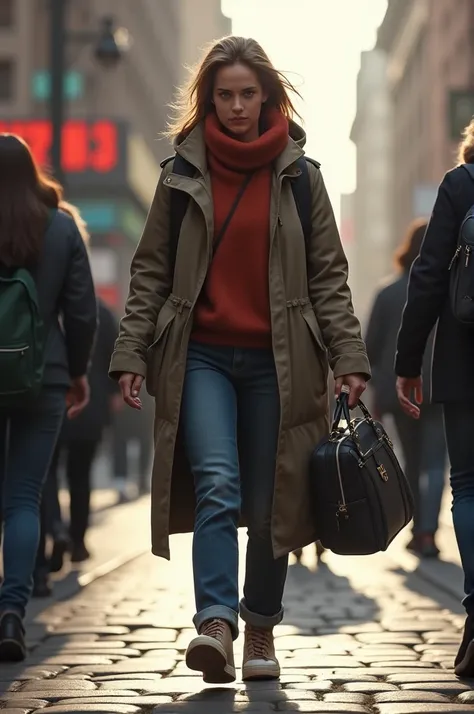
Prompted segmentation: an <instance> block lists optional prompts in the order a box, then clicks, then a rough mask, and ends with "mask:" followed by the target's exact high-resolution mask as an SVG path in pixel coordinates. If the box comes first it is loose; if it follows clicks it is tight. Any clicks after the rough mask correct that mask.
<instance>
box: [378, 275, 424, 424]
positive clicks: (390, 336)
mask: <svg viewBox="0 0 474 714" xmlns="http://www.w3.org/2000/svg"><path fill="white" fill-rule="evenodd" d="M408 277H409V275H408V272H405V273H403V274H402V275H400V276H399V277H398V278H396V279H395V280H393V281H392V282H391V283H389V284H388V285H386V286H385V287H383V288H382V289H381V290H380V291H379V292H378V293H377V295H376V297H375V300H374V305H373V307H372V312H371V314H370V318H369V325H368V327H367V334H366V336H365V344H366V346H367V354H368V355H369V360H370V366H371V367H372V380H371V382H370V385H371V387H372V389H373V391H374V393H375V404H376V407H377V410H378V411H379V413H380V414H393V413H396V412H397V411H398V410H399V409H400V406H399V402H398V399H397V392H396V389H395V382H396V375H395V372H394V370H393V365H394V360H395V352H396V349H397V335H398V331H399V329H400V322H401V319H402V313H403V307H404V305H405V302H406V297H407V289H408ZM433 338H434V333H431V335H430V337H429V340H428V344H427V347H426V350H425V354H424V359H423V375H424V376H425V379H424V399H423V401H424V402H425V403H429V401H430V398H431V395H430V391H431V390H430V382H431V374H430V372H431V362H432V359H433V341H434V340H433Z"/></svg>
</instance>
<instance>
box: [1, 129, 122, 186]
mask: <svg viewBox="0 0 474 714" xmlns="http://www.w3.org/2000/svg"><path fill="white" fill-rule="evenodd" d="M2 132H8V133H11V134H18V136H21V137H22V139H24V140H25V141H26V142H27V143H28V145H29V146H30V147H31V150H32V152H33V155H34V156H35V158H36V160H37V161H38V163H39V164H40V165H41V166H48V165H49V164H50V156H49V152H50V150H51V138H52V131H51V123H50V122H49V121H48V120H44V119H31V120H30V119H28V120H23V121H0V133H2ZM119 153H120V152H119V137H118V129H117V126H116V124H114V122H112V121H109V120H100V121H94V122H88V121H84V120H81V119H71V120H69V121H67V122H65V124H64V127H63V134H62V166H63V171H65V172H66V173H75V174H77V173H84V172H86V171H93V172H94V173H99V174H107V173H109V172H110V171H113V170H114V169H115V168H116V167H117V165H118V162H119Z"/></svg>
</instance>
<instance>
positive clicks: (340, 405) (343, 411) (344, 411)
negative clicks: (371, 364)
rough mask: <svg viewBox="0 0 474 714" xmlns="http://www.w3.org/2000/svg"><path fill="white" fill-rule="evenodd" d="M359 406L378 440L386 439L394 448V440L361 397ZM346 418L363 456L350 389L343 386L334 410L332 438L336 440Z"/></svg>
mask: <svg viewBox="0 0 474 714" xmlns="http://www.w3.org/2000/svg"><path fill="white" fill-rule="evenodd" d="M357 406H358V407H359V409H360V410H361V412H362V414H363V415H364V419H365V420H366V421H367V423H368V424H369V426H370V427H371V428H372V430H373V432H374V434H375V436H376V437H377V440H378V441H386V442H387V443H388V444H389V445H390V447H392V448H393V445H392V442H391V441H390V439H389V438H388V436H387V435H386V434H385V433H384V432H383V431H382V430H381V429H380V428H379V427H378V426H377V424H376V422H375V420H374V418H373V417H372V415H371V413H370V412H369V410H368V409H367V407H366V406H365V404H364V402H363V401H362V400H361V399H359V401H358V402H357ZM342 418H344V420H345V421H346V422H347V428H348V430H349V434H350V435H351V439H352V440H353V442H354V444H355V447H356V449H357V452H358V453H359V456H360V457H361V458H363V456H364V454H363V451H362V447H361V444H360V440H359V435H358V433H357V430H356V429H355V428H354V424H353V422H352V419H351V414H350V409H349V389H348V388H347V387H346V388H344V387H343V388H342V391H341V393H340V395H339V397H338V399H337V404H336V409H335V410H334V420H333V424H332V427H331V435H330V439H333V440H336V439H337V438H338V437H339V435H340V428H339V424H340V421H341V419H342Z"/></svg>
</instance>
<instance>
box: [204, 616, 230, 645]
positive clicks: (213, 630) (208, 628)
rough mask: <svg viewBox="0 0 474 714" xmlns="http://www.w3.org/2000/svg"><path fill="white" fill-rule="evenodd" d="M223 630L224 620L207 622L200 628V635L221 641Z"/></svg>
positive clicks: (223, 634) (224, 628) (224, 627)
mask: <svg viewBox="0 0 474 714" xmlns="http://www.w3.org/2000/svg"><path fill="white" fill-rule="evenodd" d="M225 630H226V623H225V622H224V620H207V622H205V623H204V625H203V627H202V630H201V634H202V635H206V636H207V637H214V639H216V640H223V639H224V636H225Z"/></svg>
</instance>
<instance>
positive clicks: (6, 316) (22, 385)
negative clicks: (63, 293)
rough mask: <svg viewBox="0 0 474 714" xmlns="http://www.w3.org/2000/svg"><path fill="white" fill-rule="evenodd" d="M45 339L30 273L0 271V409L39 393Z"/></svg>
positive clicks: (28, 400) (25, 401)
mask: <svg viewBox="0 0 474 714" xmlns="http://www.w3.org/2000/svg"><path fill="white" fill-rule="evenodd" d="M54 213H55V212H51V215H50V219H49V222H48V227H49V225H50V224H51V221H52V218H53V216H54ZM44 338H45V330H44V325H43V320H42V318H41V315H40V310H39V300H38V291H37V289H36V283H35V280H34V278H33V276H32V274H31V273H30V272H29V271H28V270H26V268H16V269H14V270H5V269H3V270H1V271H0V409H1V408H5V407H10V408H11V407H13V408H14V407H22V406H28V405H29V404H30V403H31V401H32V400H34V399H35V398H36V397H37V396H38V394H39V392H40V390H41V386H42V384H43V373H44Z"/></svg>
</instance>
